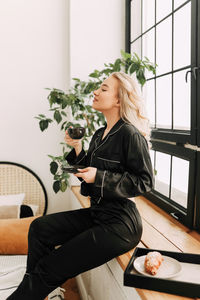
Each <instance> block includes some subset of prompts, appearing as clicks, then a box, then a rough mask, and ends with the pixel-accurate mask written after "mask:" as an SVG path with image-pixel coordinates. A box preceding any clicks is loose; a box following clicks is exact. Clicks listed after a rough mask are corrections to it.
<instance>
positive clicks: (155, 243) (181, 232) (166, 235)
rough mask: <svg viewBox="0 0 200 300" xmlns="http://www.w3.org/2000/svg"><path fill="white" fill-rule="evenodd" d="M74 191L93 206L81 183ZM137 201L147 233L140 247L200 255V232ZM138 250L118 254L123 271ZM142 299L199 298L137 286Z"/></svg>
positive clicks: (160, 210) (143, 202) (151, 204)
mask: <svg viewBox="0 0 200 300" xmlns="http://www.w3.org/2000/svg"><path fill="white" fill-rule="evenodd" d="M71 190H72V192H73V193H74V195H75V196H76V198H77V199H78V201H79V202H80V204H81V206H82V207H84V208H86V207H89V205H90V201H89V198H87V197H84V196H82V195H81V194H80V192H79V191H80V187H79V186H72V187H71ZM135 203H136V205H137V208H138V210H139V212H140V214H141V217H142V221H143V234H142V238H141V241H140V243H139V244H138V246H139V247H145V248H152V249H160V250H168V251H176V252H187V253H196V254H200V234H199V233H197V232H196V231H193V230H189V229H188V228H187V227H185V226H184V225H182V224H180V223H179V222H178V221H177V220H175V219H174V218H173V217H171V216H170V215H168V214H167V213H165V212H164V211H163V210H162V209H160V208H159V207H157V206H156V205H154V204H153V203H151V202H150V201H149V200H148V199H146V198H144V197H142V196H140V197H135ZM133 251H134V249H132V250H131V251H129V252H127V253H125V254H123V255H121V256H119V257H117V258H116V259H117V261H118V263H119V264H120V266H121V268H122V269H123V271H124V270H125V268H126V266H127V264H128V262H129V260H130V258H131V256H132V254H133ZM136 290H137V292H138V294H139V296H140V298H141V299H145V300H186V299H187V300H188V299H197V298H187V297H180V296H176V295H172V294H167V293H160V292H155V291H150V290H145V289H136ZM198 299H199V298H198Z"/></svg>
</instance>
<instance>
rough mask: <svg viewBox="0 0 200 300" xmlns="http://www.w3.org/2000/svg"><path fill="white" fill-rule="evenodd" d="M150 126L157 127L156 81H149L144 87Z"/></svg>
mask: <svg viewBox="0 0 200 300" xmlns="http://www.w3.org/2000/svg"><path fill="white" fill-rule="evenodd" d="M143 95H144V99H145V102H146V108H147V113H148V118H149V120H150V126H151V127H155V80H154V79H152V80H148V81H147V82H146V83H145V85H144V87H143Z"/></svg>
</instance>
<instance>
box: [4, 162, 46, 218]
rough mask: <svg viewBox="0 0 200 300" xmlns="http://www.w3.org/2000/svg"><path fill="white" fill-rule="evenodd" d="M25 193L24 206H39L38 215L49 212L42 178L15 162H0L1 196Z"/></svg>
mask: <svg viewBox="0 0 200 300" xmlns="http://www.w3.org/2000/svg"><path fill="white" fill-rule="evenodd" d="M19 193H25V199H24V201H23V204H26V205H29V204H33V205H38V210H37V213H36V215H45V214H46V211H47V193H46V190H45V187H44V185H43V183H42V181H41V180H40V178H39V177H38V176H37V175H36V174H35V173H34V172H33V171H32V170H30V169H29V168H27V167H25V166H23V165H21V164H18V163H14V162H6V161H1V162H0V195H9V194H19Z"/></svg>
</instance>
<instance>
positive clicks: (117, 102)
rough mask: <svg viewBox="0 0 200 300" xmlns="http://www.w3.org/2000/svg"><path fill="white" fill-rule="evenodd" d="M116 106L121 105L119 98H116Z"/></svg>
mask: <svg viewBox="0 0 200 300" xmlns="http://www.w3.org/2000/svg"><path fill="white" fill-rule="evenodd" d="M115 106H116V107H120V100H119V98H117V99H116V103H115Z"/></svg>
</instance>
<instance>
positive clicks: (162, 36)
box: [156, 17, 172, 74]
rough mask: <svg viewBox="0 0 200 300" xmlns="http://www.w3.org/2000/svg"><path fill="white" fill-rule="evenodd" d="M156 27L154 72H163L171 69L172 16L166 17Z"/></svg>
mask: <svg viewBox="0 0 200 300" xmlns="http://www.w3.org/2000/svg"><path fill="white" fill-rule="evenodd" d="M156 28H157V29H156V30H157V32H156V51H157V52H156V63H157V64H158V67H157V71H156V74H163V73H166V72H169V71H171V69H172V18H171V17H169V18H167V19H166V20H164V21H163V22H161V23H160V24H158V26H157V27H156Z"/></svg>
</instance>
